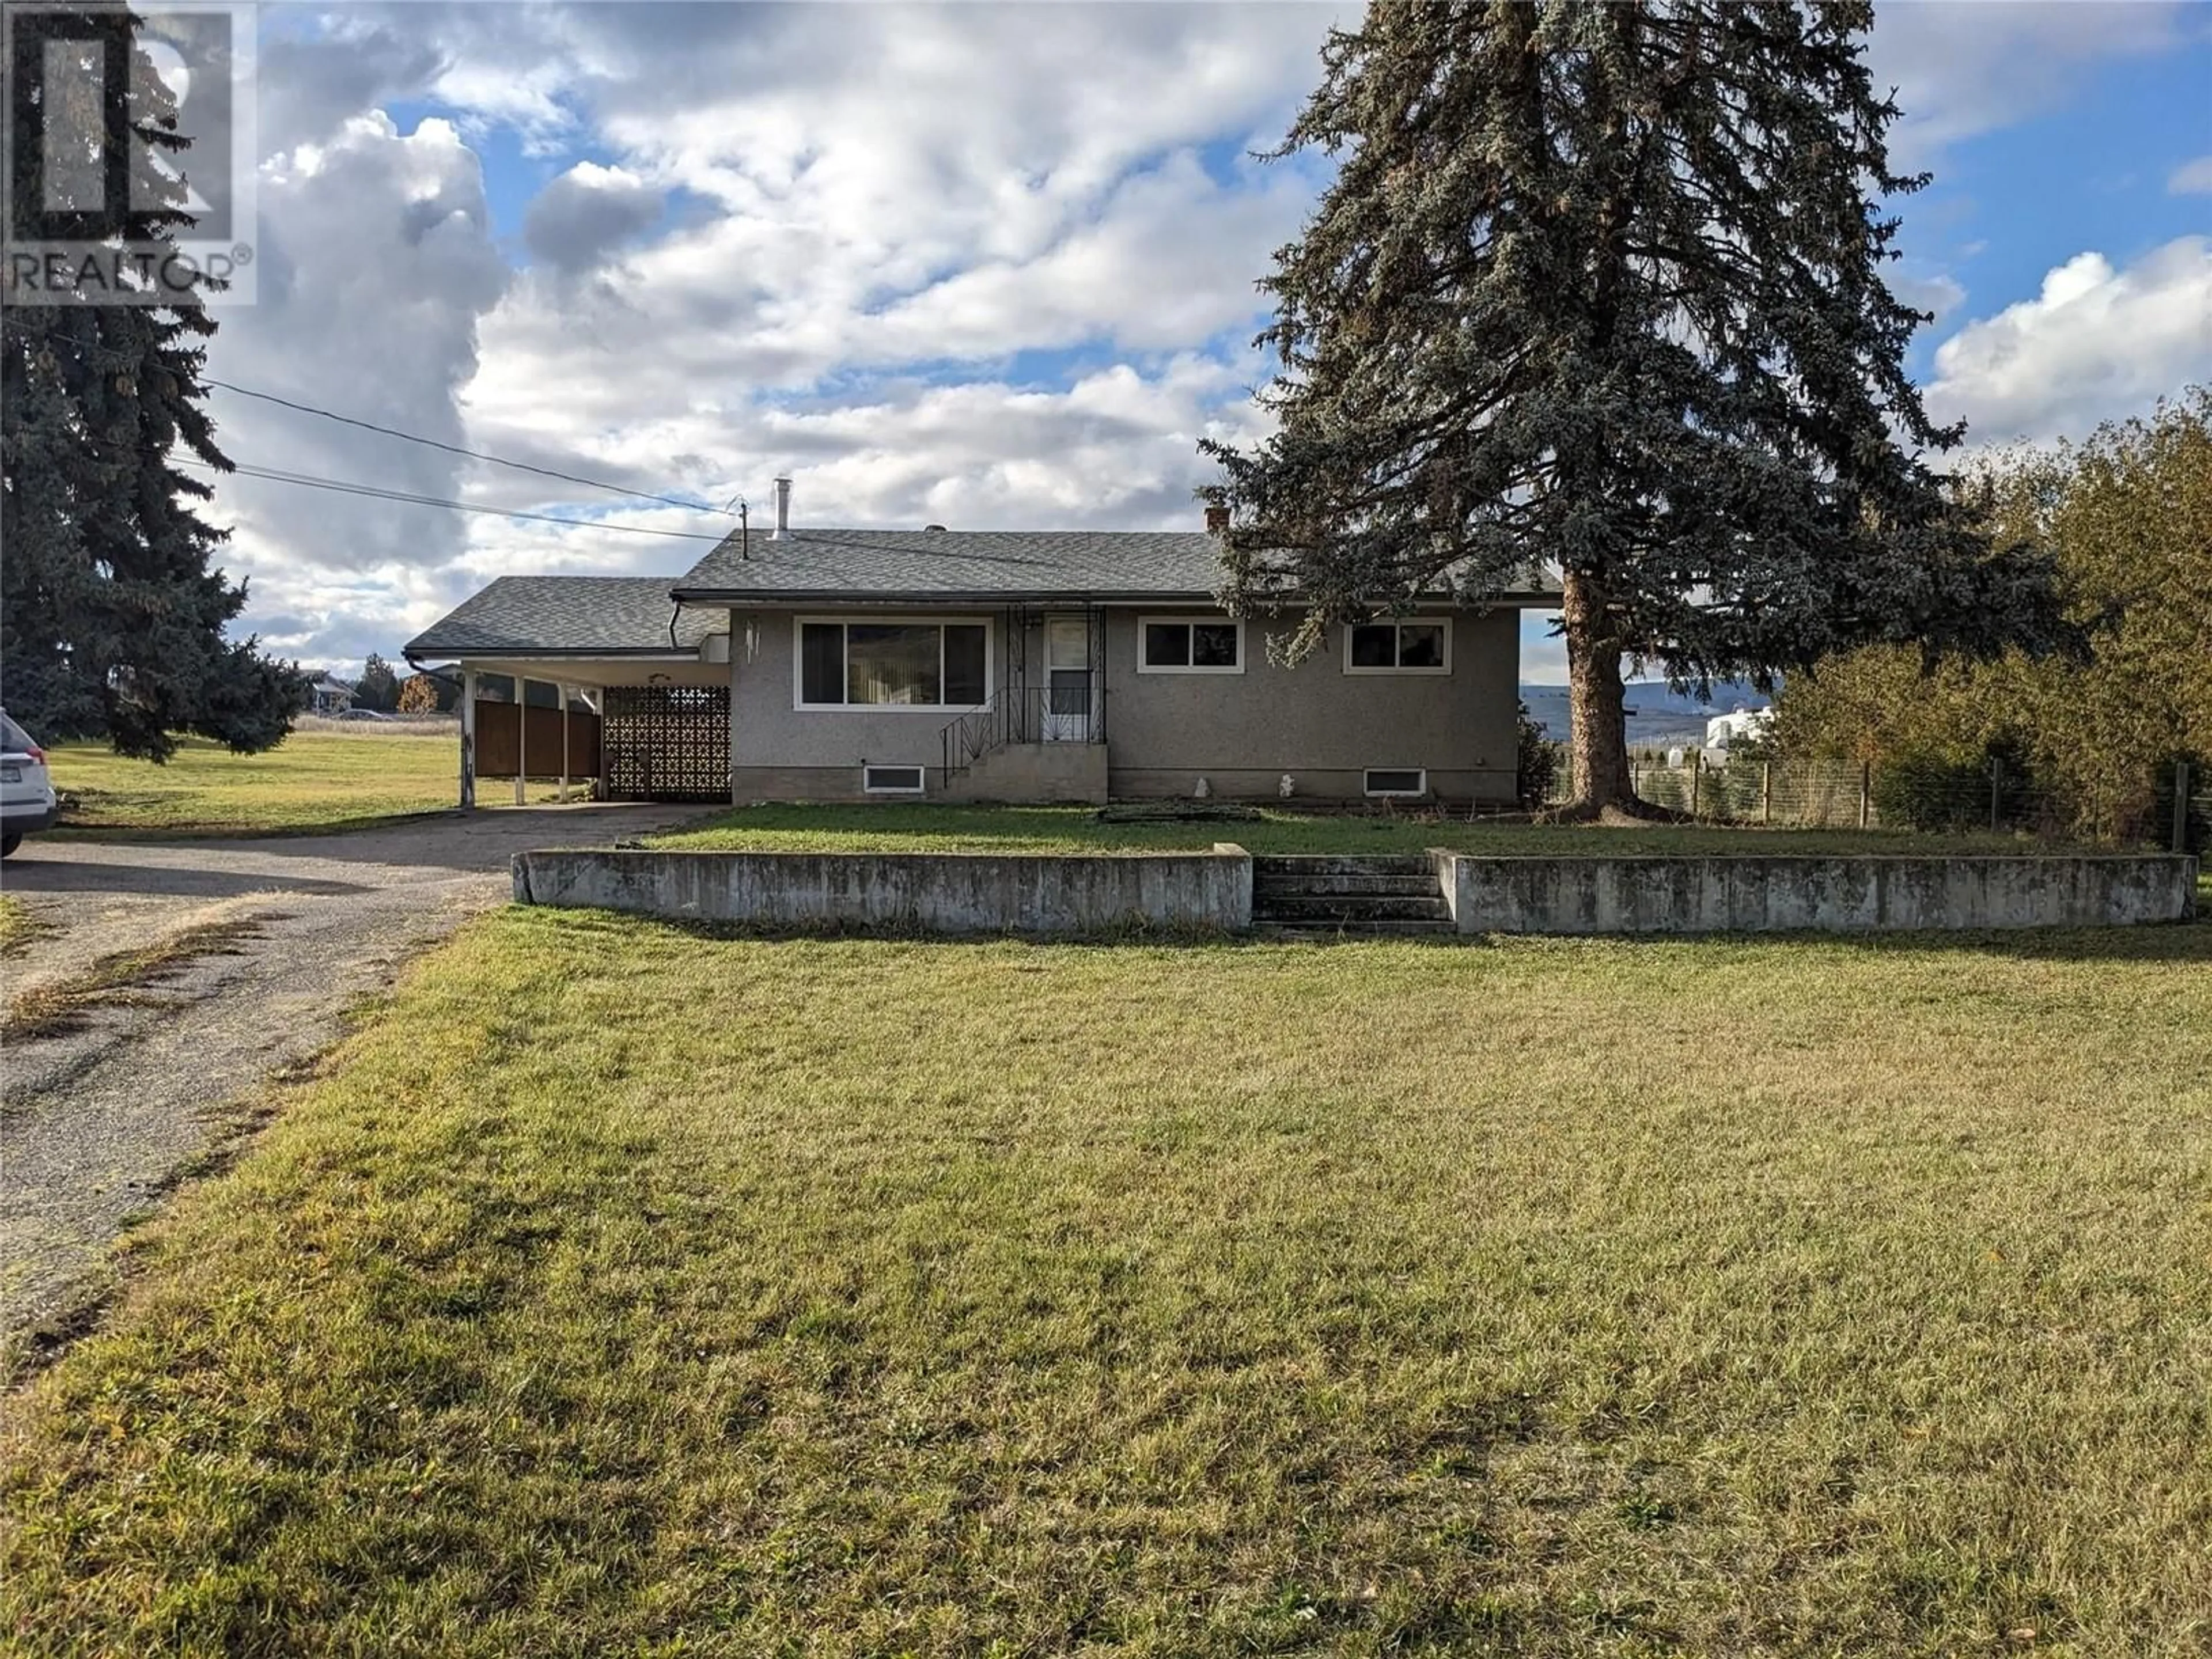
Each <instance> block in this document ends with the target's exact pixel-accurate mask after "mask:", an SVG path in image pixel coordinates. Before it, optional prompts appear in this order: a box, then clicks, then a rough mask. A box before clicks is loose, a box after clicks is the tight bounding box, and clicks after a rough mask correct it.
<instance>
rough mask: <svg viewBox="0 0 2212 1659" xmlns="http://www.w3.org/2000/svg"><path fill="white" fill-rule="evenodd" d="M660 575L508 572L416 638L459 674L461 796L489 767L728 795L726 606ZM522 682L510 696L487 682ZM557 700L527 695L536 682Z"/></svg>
mask: <svg viewBox="0 0 2212 1659" xmlns="http://www.w3.org/2000/svg"><path fill="white" fill-rule="evenodd" d="M669 586H670V583H669V579H668V578H666V577H661V576H651V577H626V576H504V577H501V578H500V579H499V580H496V581H495V582H493V583H492V584H491V586H489V587H487V588H485V589H484V590H483V592H480V593H478V594H477V595H476V596H475V597H474V598H472V599H470V600H469V601H468V602H467V603H465V605H462V606H461V607H460V609H459V610H458V611H454V612H453V614H452V615H451V616H449V617H446V618H444V619H443V620H442V621H441V622H439V623H435V624H434V625H433V626H432V627H431V628H430V629H428V631H426V632H424V633H422V634H421V635H417V636H416V638H414V639H413V640H411V641H409V642H408V645H407V647H406V653H405V654H406V657H407V659H408V661H409V663H410V664H411V665H414V666H416V667H417V668H420V667H422V665H424V664H425V663H426V662H428V661H440V662H443V663H446V664H448V665H450V666H449V667H448V668H447V670H445V671H446V672H447V673H449V674H452V675H454V676H457V677H458V678H459V681H460V685H461V702H460V714H461V754H460V787H459V799H460V804H461V805H463V806H465V807H467V806H474V805H476V804H477V782H478V781H479V780H480V779H490V778H512V779H513V781H514V799H515V804H516V805H522V804H523V801H524V799H525V797H526V787H527V785H528V783H529V782H530V781H532V780H538V781H549V782H554V781H557V783H558V784H559V786H560V788H561V794H562V799H564V800H565V799H567V798H568V791H569V789H570V788H571V787H574V785H576V784H578V783H585V784H587V785H588V786H589V787H591V788H592V790H593V791H594V792H595V793H597V794H598V795H599V798H600V799H605V800H666V801H726V800H727V799H729V796H730V685H729V672H730V671H729V659H730V652H729V634H728V631H727V620H728V618H727V613H726V611H717V610H706V611H702V610H690V611H686V610H682V609H679V608H678V607H677V606H675V605H672V604H671V601H670V599H669V598H668V589H669ZM487 678H496V679H500V680H504V681H506V682H507V683H508V684H510V685H511V686H512V687H513V696H512V698H511V700H505V701H502V700H499V699H496V698H491V697H487V696H485V695H484V692H485V687H484V684H483V682H484V681H485V680H486V679H487ZM533 687H538V688H550V690H551V691H552V693H553V699H554V700H553V702H552V703H551V704H550V706H549V705H547V704H545V703H543V702H539V703H532V702H531V701H530V696H531V692H532V688H533Z"/></svg>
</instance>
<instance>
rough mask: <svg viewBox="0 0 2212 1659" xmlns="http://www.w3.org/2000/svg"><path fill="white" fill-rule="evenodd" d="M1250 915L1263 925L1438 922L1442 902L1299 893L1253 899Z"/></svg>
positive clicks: (1427, 897)
mask: <svg viewBox="0 0 2212 1659" xmlns="http://www.w3.org/2000/svg"><path fill="white" fill-rule="evenodd" d="M1252 915H1253V916H1254V918H1255V920H1259V921H1309V920H1310V921H1443V920H1445V919H1446V915H1447V913H1446V911H1445V909H1444V904H1443V899H1442V898H1440V897H1438V896H1437V894H1436V892H1435V891H1434V890H1431V891H1430V892H1428V893H1426V894H1419V893H1384V894H1376V893H1353V894H1346V893H1299V894H1295V895H1293V894H1270V895H1267V896H1264V897H1263V896H1260V895H1258V894H1255V895H1254V896H1253V900H1252Z"/></svg>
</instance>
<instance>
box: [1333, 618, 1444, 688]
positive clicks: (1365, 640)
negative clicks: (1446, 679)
mask: <svg viewBox="0 0 2212 1659" xmlns="http://www.w3.org/2000/svg"><path fill="white" fill-rule="evenodd" d="M1344 671H1345V672H1346V673H1347V674H1449V673H1450V672H1451V623H1450V622H1449V619H1447V618H1445V617H1408V618H1407V619H1405V620H1403V621H1391V622H1370V623H1348V624H1347V625H1346V628H1345V630H1344Z"/></svg>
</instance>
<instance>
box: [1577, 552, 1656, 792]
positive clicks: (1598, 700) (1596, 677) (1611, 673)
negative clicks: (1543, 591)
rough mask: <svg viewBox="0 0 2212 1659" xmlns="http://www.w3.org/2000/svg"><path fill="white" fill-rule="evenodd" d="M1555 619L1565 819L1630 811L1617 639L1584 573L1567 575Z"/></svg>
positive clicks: (1599, 596) (1602, 603)
mask: <svg viewBox="0 0 2212 1659" xmlns="http://www.w3.org/2000/svg"><path fill="white" fill-rule="evenodd" d="M1561 617H1562V620H1563V622H1564V623H1565V628H1566V641H1567V711H1568V735H1569V738H1570V747H1571V750H1572V754H1573V762H1574V765H1573V771H1572V773H1571V786H1572V787H1573V790H1574V798H1573V799H1571V801H1569V802H1568V803H1567V805H1565V807H1563V808H1562V809H1560V811H1559V816H1560V817H1568V818H1594V817H1601V815H1602V814H1603V813H1604V812H1605V811H1606V810H1607V808H1612V809H1613V810H1614V811H1624V812H1635V811H1638V803H1637V800H1636V793H1635V790H1634V789H1633V788H1632V786H1631V784H1630V781H1629V775H1628V716H1627V713H1626V702H1625V688H1624V687H1623V685H1622V683H1621V678H1620V646H1621V642H1620V639H1619V637H1618V635H1617V632H1616V629H1615V626H1614V624H1613V621H1612V618H1611V617H1610V615H1609V613H1608V611H1607V606H1606V603H1605V599H1604V596H1603V595H1602V594H1601V593H1600V592H1598V591H1597V590H1596V588H1595V585H1594V584H1593V583H1592V582H1591V581H1590V580H1589V578H1588V577H1587V576H1583V575H1580V574H1577V573H1575V572H1573V571H1569V572H1568V573H1567V576H1566V580H1565V593H1564V594H1563V596H1562V609H1561Z"/></svg>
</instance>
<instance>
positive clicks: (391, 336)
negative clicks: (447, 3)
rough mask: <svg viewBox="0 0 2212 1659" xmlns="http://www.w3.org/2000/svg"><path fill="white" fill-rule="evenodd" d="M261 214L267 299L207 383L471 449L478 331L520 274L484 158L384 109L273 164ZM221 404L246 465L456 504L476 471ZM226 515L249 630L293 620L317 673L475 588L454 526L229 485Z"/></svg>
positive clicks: (370, 437) (321, 424) (222, 492)
mask: <svg viewBox="0 0 2212 1659" xmlns="http://www.w3.org/2000/svg"><path fill="white" fill-rule="evenodd" d="M260 218H261V225H260V232H261V234H260V239H259V250H260V266H259V272H258V297H257V301H256V303H255V304H254V306H253V307H251V308H250V309H246V310H241V311H239V312H234V313H228V314H227V315H226V316H225V317H224V318H223V319H222V326H221V327H220V329H219V330H218V331H217V333H216V337H215V339H214V341H213V343H212V344H211V346H210V352H209V371H210V374H211V375H213V376H214V377H215V378H216V379H218V380H227V381H230V382H233V383H234V384H236V385H238V386H244V387H246V388H248V389H250V390H252V391H255V392H270V393H274V394H276V395H278V396H282V397H287V398H294V399H295V400H298V401H301V402H305V403H308V404H317V405H319V406H321V407H324V408H328V409H334V410H339V411H341V412H343V413H345V414H348V415H351V416H356V417H358V418H360V419H363V420H367V421H373V422H378V423H380V424H383V425H388V426H392V427H397V428H401V429H403V430H405V431H410V432H415V433H419V434H421V435H424V436H427V437H431V438H435V439H438V440H440V441H443V442H446V443H450V444H462V443H465V441H467V434H466V432H465V428H463V426H462V423H461V421H460V419H459V415H458V413H457V411H456V409H455V404H454V396H455V392H456V390H457V389H458V388H459V386H461V385H463V384H464V383H465V381H466V380H468V378H469V377H470V376H471V374H473V372H474V369H475V363H476V319H477V317H478V316H479V315H480V314H482V313H483V312H484V311H486V310H488V309H489V307H491V306H492V305H493V304H495V302H496V301H497V300H498V298H499V296H500V294H501V291H502V290H503V289H504V287H505V285H506V281H507V272H506V267H505V266H504V264H502V263H501V260H500V258H499V256H498V255H497V253H496V252H495V251H494V250H493V248H492V246H491V241H490V237H489V228H488V225H487V216H486V212H485V206H484V197H483V178H482V175H481V172H480V169H479V167H478V165H477V157H476V155H475V154H474V153H473V152H472V151H471V150H470V149H467V148H466V147H465V145H463V144H462V143H461V142H460V139H459V135H458V133H457V132H456V131H455V130H454V129H453V126H451V125H449V124H447V123H446V122H443V121H424V122H423V123H422V125H420V126H419V127H418V128H417V130H416V131H415V132H414V133H412V134H410V135H408V136H405V137H402V136H401V135H400V134H399V132H398V131H397V129H396V128H395V127H394V126H393V125H392V122H391V120H390V119H389V118H387V117H386V116H384V115H383V114H381V113H380V112H378V113H369V114H356V115H355V116H353V117H351V118H348V119H346V120H344V121H343V122H342V123H340V124H338V125H337V126H336V127H335V128H333V129H332V130H331V131H330V132H329V133H328V136H327V137H325V140H324V141H323V142H320V143H300V144H299V145H298V146H297V147H296V148H294V149H289V150H287V151H285V152H283V153H282V154H279V155H272V156H270V158H269V159H268V160H267V161H265V162H264V165H263V167H262V176H261V184H260ZM211 408H212V410H213V411H214V414H215V416H216V420H217V422H218V432H219V441H221V443H222V446H223V447H224V449H225V451H226V452H227V453H228V454H229V455H230V457H231V459H234V460H235V461H239V462H241V463H244V464H246V465H254V466H260V467H265V468H273V469H277V470H282V471H295V472H301V473H307V474H312V475H315V476H318V477H335V478H340V479H358V480H366V481H370V482H374V483H379V484H383V485H386V486H389V487H392V488H394V489H403V490H408V491H411V492H413V493H416V494H419V495H438V496H447V497H450V496H452V495H455V494H456V493H457V485H458V483H459V479H460V476H461V471H460V470H461V467H462V465H463V463H461V462H460V461H459V459H457V458H455V457H453V456H450V455H447V454H443V453H440V452H438V451H435V450H432V449H428V448H424V447H421V446H418V445H414V444H407V443H402V442H398V441H395V440H392V439H389V438H384V437H380V436H378V435H374V434H372V433H368V432H364V431H362V430H359V429H357V428H350V427H345V426H340V425H338V424H336V423H334V422H329V421H325V420H321V419H319V418H316V417H314V416H308V415H303V414H300V413H297V412H295V411H293V410H286V409H281V408H277V407H276V406H274V405H272V404H268V403H265V402H261V401H257V400H255V399H252V398H245V397H241V396H240V395H239V394H237V393H235V392H228V391H222V390H218V391H216V392H215V393H214V394H213V396H212V399H211ZM216 516H217V517H218V519H219V520H221V521H227V522H229V523H230V524H232V525H233V526H234V532H235V533H234V538H233V540H232V543H231V544H230V547H229V549H228V552H227V553H226V555H225V563H226V565H227V566H228V568H230V569H231V571H232V573H233V574H242V575H246V576H249V577H251V578H252V587H251V588H250V590H249V592H250V594H251V597H252V606H251V609H250V611H249V612H248V615H247V617H246V621H247V623H248V625H249V626H262V625H264V623H269V622H270V619H277V620H281V621H282V622H283V623H285V624H286V626H285V627H283V629H277V628H276V627H273V626H271V627H270V628H269V629H268V631H269V634H270V642H271V643H272V644H274V645H276V647H277V648H279V649H280V650H285V651H297V652H301V653H305V654H307V655H308V656H310V657H311V658H312V659H315V660H325V659H330V658H332V657H336V656H339V655H341V654H343V655H352V654H354V653H355V652H356V649H366V648H370V647H377V648H381V649H384V650H386V651H387V652H388V651H389V650H390V649H391V648H392V644H393V643H394V641H392V639H391V638H390V636H389V635H388V633H387V634H373V632H372V630H374V629H375V627H376V623H375V621H374V619H375V618H376V617H378V616H380V614H381V615H388V614H390V612H391V611H392V609H393V608H394V607H395V605H398V606H403V607H404V605H409V604H411V603H414V600H415V596H416V595H422V596H424V597H423V599H422V605H428V606H431V607H435V605H436V603H437V601H438V600H439V599H451V598H452V597H453V596H454V595H456V594H458V593H461V592H466V591H467V590H468V589H469V588H470V587H471V586H473V585H474V583H473V579H472V578H471V577H470V576H468V575H467V574H458V575H456V574H451V573H452V572H453V566H454V564H455V563H456V562H457V561H459V559H460V558H461V556H463V554H464V552H465V549H466V547H467V545H468V531H467V528H466V526H465V522H464V521H462V520H460V519H459V515H457V514H454V513H447V512H441V511H438V510H435V509H433V508H429V507H410V506H400V505H396V504H391V503H386V502H381V501H368V500H365V499H363V498H361V497H357V496H344V495H332V494H330V493H327V492H325V491H322V490H316V489H304V488H301V487H300V486H297V485H293V484H286V483H276V482H273V481H268V480H260V479H252V478H246V477H231V478H226V479H225V480H223V482H222V484H221V485H220V487H219V489H218V493H217V497H216ZM441 573H446V574H444V579H443V580H441ZM417 608H418V609H419V608H421V606H418V607H417ZM431 614H432V615H433V616H435V614H436V611H435V608H433V609H432V611H431Z"/></svg>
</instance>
